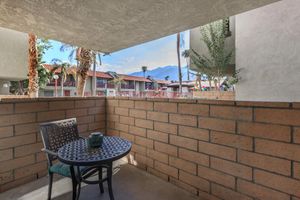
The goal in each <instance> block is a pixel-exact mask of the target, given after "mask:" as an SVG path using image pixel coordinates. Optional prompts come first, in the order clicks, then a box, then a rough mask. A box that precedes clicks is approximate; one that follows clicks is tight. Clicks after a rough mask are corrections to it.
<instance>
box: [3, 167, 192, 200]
mask: <svg viewBox="0 0 300 200" xmlns="http://www.w3.org/2000/svg"><path fill="white" fill-rule="evenodd" d="M47 178H48V177H43V178H41V179H39V180H36V181H34V182H31V183H28V184H25V185H22V186H21V187H20V188H17V189H13V190H10V191H8V192H5V193H2V194H0V199H3V200H5V199H22V200H39V199H46V198H45V197H47V191H48V185H47V184H48V180H47ZM106 185H107V184H104V194H101V193H100V191H99V187H98V186H97V185H95V186H93V185H88V186H87V185H85V186H82V188H81V194H80V199H89V200H99V199H101V200H109V196H108V189H107V186H106ZM113 186H114V188H113V190H114V196H115V199H118V200H140V199H145V200H153V199H156V200H166V199H176V200H196V198H195V197H193V196H192V195H191V194H190V193H188V192H187V191H185V190H183V189H179V188H177V187H176V186H175V185H172V184H170V183H168V182H165V181H163V180H161V179H159V178H157V177H155V176H154V175H149V174H148V173H147V172H145V171H142V170H139V169H137V168H135V167H133V166H129V165H123V166H122V167H121V169H120V171H119V172H118V173H117V174H115V175H114V176H113ZM161 188H164V189H163V190H161ZM52 192H53V198H52V199H54V200H65V199H72V184H71V181H70V179H69V178H61V177H59V178H57V179H56V180H55V182H54V184H53V191H52Z"/></svg>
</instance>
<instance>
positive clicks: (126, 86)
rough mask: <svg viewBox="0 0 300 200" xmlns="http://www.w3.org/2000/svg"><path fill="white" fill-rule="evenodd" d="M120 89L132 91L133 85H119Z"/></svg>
mask: <svg viewBox="0 0 300 200" xmlns="http://www.w3.org/2000/svg"><path fill="white" fill-rule="evenodd" d="M121 89H130V90H133V89H134V85H123V84H122V85H121Z"/></svg>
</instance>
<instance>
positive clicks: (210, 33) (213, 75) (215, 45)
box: [190, 20, 233, 89]
mask: <svg viewBox="0 0 300 200" xmlns="http://www.w3.org/2000/svg"><path fill="white" fill-rule="evenodd" d="M200 31H201V35H202V40H203V42H204V43H205V45H206V46H207V49H208V56H206V55H200V54H198V53H197V52H196V51H194V50H192V53H191V54H190V57H191V60H192V62H193V64H194V65H193V69H194V70H195V71H197V72H199V73H200V74H201V73H203V74H205V75H206V76H207V78H208V81H209V84H210V87H211V81H214V80H216V85H217V87H218V88H219V89H220V85H221V79H222V78H223V77H224V76H225V75H226V70H227V68H228V67H229V65H230V62H231V59H232V56H233V50H227V49H225V40H226V20H219V21H216V22H213V23H211V24H209V25H206V26H204V27H202V28H201V29H200Z"/></svg>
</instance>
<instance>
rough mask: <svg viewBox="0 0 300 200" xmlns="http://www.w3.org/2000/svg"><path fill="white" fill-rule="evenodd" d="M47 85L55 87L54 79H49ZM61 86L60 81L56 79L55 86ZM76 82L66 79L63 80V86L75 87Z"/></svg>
mask: <svg viewBox="0 0 300 200" xmlns="http://www.w3.org/2000/svg"><path fill="white" fill-rule="evenodd" d="M47 86H52V87H55V81H51V82H50V83H49V84H47ZM60 86H61V82H60V81H57V87H60ZM75 86H76V83H75V81H66V82H64V87H75Z"/></svg>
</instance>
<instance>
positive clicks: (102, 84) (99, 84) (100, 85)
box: [96, 83, 107, 88]
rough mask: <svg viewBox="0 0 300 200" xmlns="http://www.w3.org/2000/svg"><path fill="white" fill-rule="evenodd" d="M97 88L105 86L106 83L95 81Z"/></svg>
mask: <svg viewBox="0 0 300 200" xmlns="http://www.w3.org/2000/svg"><path fill="white" fill-rule="evenodd" d="M96 85H97V88H106V85H107V84H105V83H97V84H96Z"/></svg>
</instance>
